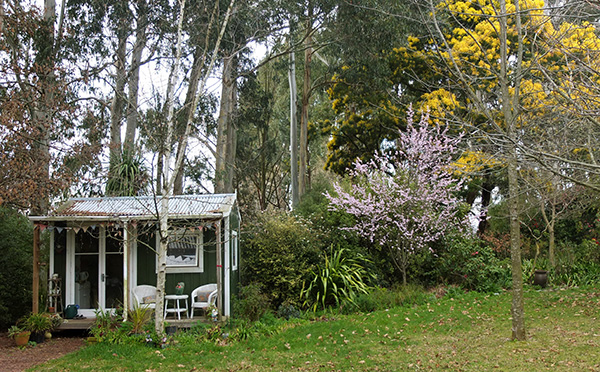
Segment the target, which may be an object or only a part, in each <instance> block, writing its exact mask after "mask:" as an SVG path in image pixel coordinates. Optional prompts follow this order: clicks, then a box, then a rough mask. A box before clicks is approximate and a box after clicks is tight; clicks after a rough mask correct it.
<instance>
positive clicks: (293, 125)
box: [288, 31, 300, 209]
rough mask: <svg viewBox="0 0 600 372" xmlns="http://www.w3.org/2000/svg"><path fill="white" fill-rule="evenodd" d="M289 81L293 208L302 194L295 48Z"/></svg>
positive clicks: (291, 54)
mask: <svg viewBox="0 0 600 372" xmlns="http://www.w3.org/2000/svg"><path fill="white" fill-rule="evenodd" d="M291 38H292V35H291V31H290V46H291ZM288 81H289V86H290V188H291V194H292V209H293V208H295V207H296V206H297V205H298V202H299V201H300V195H299V193H298V119H297V116H298V115H297V113H296V111H297V110H296V101H297V87H296V57H295V54H294V51H293V50H292V51H291V53H290V65H289V70H288Z"/></svg>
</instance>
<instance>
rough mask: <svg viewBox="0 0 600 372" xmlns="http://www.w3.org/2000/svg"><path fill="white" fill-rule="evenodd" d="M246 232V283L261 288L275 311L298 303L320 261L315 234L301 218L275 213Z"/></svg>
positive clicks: (244, 260)
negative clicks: (283, 304)
mask: <svg viewBox="0 0 600 372" xmlns="http://www.w3.org/2000/svg"><path fill="white" fill-rule="evenodd" d="M242 231H243V233H244V236H243V244H244V255H243V256H242V282H243V283H244V284H248V283H258V284H260V285H261V287H262V289H263V290H264V291H265V292H264V293H265V294H266V295H267V297H268V300H269V301H270V303H271V305H272V306H273V309H277V307H278V306H279V305H280V304H282V303H283V302H285V301H286V300H289V301H291V302H292V303H294V302H296V301H298V300H299V297H300V291H301V290H302V282H303V280H304V279H305V278H307V277H308V273H309V272H310V270H311V269H312V268H313V267H314V265H315V264H316V263H317V262H318V259H319V251H318V249H317V248H315V245H314V243H313V238H314V237H313V235H314V234H313V232H312V231H311V230H310V229H309V227H308V226H307V225H306V224H305V223H304V222H303V221H302V220H300V219H299V218H296V217H293V216H290V215H287V214H285V213H281V212H272V211H270V212H269V213H264V214H261V215H259V216H257V217H256V220H255V222H254V223H253V225H251V226H247V227H246V228H245V229H242Z"/></svg>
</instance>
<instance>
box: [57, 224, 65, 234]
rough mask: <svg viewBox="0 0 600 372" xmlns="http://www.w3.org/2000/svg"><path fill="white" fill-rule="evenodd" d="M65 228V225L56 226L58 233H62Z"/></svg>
mask: <svg viewBox="0 0 600 372" xmlns="http://www.w3.org/2000/svg"><path fill="white" fill-rule="evenodd" d="M64 229H65V228H64V227H60V226H57V227H56V231H58V233H59V234H60V233H61V232H62V231H63V230H64Z"/></svg>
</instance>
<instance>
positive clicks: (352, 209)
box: [326, 111, 467, 284]
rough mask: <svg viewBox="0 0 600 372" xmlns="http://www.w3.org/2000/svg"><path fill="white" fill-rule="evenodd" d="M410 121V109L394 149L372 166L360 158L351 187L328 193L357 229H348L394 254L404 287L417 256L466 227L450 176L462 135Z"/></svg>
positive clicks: (456, 187) (337, 186) (425, 121)
mask: <svg viewBox="0 0 600 372" xmlns="http://www.w3.org/2000/svg"><path fill="white" fill-rule="evenodd" d="M412 117H413V113H412V111H410V112H409V114H408V125H407V130H406V132H401V133H400V137H399V138H398V140H397V141H396V142H395V146H393V147H394V149H393V150H392V151H389V152H388V153H387V154H386V155H385V156H382V155H377V156H375V157H374V158H373V160H371V161H370V162H368V163H363V162H361V161H360V160H357V161H356V162H355V163H354V168H353V169H352V170H351V171H350V183H351V185H350V186H348V187H343V186H342V185H341V184H340V183H336V184H334V190H335V193H334V194H329V193H327V194H326V196H327V198H328V199H329V201H330V208H331V209H332V210H340V211H345V212H346V213H349V214H351V215H353V216H354V217H355V221H356V223H355V225H354V226H351V227H348V228H346V229H348V230H353V231H356V232H357V233H358V234H359V235H361V236H362V237H364V238H366V239H369V240H370V241H371V242H372V243H375V244H379V245H380V246H381V247H382V248H385V249H389V250H390V253H391V257H392V259H393V262H394V264H395V265H396V267H397V268H398V269H399V270H400V271H401V272H402V281H403V283H404V284H406V271H407V268H408V267H409V264H410V262H411V257H412V256H413V254H414V253H416V252H418V251H422V250H426V249H427V248H428V247H429V245H430V243H432V242H434V241H436V240H438V239H440V238H441V237H442V236H443V235H444V234H445V233H446V232H447V231H448V230H449V229H451V228H453V227H456V226H458V227H459V228H464V227H466V226H467V222H466V219H465V218H461V217H460V216H459V213H458V212H459V210H460V205H461V201H460V200H459V199H458V198H457V197H456V196H455V194H456V192H457V191H458V190H459V189H460V188H461V183H462V182H461V181H459V180H457V179H456V178H454V177H453V175H452V159H453V158H452V156H453V154H454V153H455V152H456V150H457V144H458V142H459V141H460V137H458V138H452V137H450V136H449V135H448V133H447V128H446V129H444V130H442V129H441V128H440V127H439V126H432V125H429V124H428V115H424V116H423V117H422V118H421V121H420V122H419V123H418V124H417V125H416V126H415V125H413V119H412ZM429 249H430V250H431V248H429Z"/></svg>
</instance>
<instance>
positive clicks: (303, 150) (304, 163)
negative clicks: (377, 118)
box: [298, 1, 313, 198]
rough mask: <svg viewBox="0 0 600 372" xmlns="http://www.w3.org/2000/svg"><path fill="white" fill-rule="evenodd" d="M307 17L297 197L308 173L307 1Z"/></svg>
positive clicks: (308, 21)
mask: <svg viewBox="0 0 600 372" xmlns="http://www.w3.org/2000/svg"><path fill="white" fill-rule="evenodd" d="M307 12H308V14H307V17H306V24H305V31H306V34H305V37H304V82H303V87H302V110H301V119H300V169H299V171H298V197H299V198H301V197H302V195H304V193H305V192H306V189H307V174H308V105H309V101H310V90H311V76H310V73H311V69H310V63H311V60H312V18H313V9H312V4H311V2H310V1H309V2H308V9H307Z"/></svg>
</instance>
